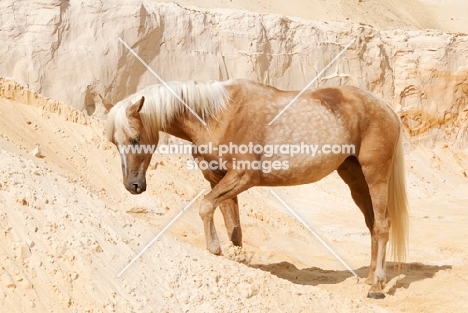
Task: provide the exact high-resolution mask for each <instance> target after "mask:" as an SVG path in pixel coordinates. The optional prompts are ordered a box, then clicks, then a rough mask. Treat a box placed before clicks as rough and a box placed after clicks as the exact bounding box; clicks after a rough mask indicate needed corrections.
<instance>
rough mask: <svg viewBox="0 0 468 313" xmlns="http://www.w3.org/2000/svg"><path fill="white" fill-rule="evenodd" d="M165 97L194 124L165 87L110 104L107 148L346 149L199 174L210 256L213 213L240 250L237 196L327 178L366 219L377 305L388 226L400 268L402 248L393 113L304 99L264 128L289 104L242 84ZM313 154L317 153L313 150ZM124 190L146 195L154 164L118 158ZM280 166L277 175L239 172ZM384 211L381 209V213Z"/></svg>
mask: <svg viewBox="0 0 468 313" xmlns="http://www.w3.org/2000/svg"><path fill="white" fill-rule="evenodd" d="M170 87H171V89H172V90H173V91H174V92H175V93H176V94H177V95H178V96H179V97H180V98H181V99H182V100H184V102H186V104H187V105H188V106H189V107H190V108H191V110H193V111H194V112H195V113H196V114H198V115H199V116H202V117H204V118H205V121H206V123H207V125H206V126H204V125H203V124H202V123H201V122H200V121H199V120H198V118H197V117H196V116H195V115H194V114H193V113H192V112H190V110H189V109H187V108H186V107H185V106H184V104H183V103H182V102H180V101H179V100H177V98H176V97H174V96H173V95H172V94H171V93H170V92H169V90H167V88H166V87H164V86H161V85H156V86H153V87H149V88H147V89H145V90H143V91H141V92H139V93H137V94H135V95H133V96H132V97H130V98H129V99H126V100H123V101H121V102H120V103H118V104H116V105H115V107H114V108H113V109H112V110H111V112H110V113H109V117H108V135H109V139H110V140H111V141H112V142H114V143H115V144H117V145H123V144H157V143H158V140H159V135H158V132H159V130H161V131H164V132H167V133H169V134H171V135H174V136H176V137H179V138H182V139H186V140H189V141H191V142H193V143H194V144H196V145H205V144H209V143H211V144H212V146H213V147H219V146H220V145H229V144H230V143H231V144H233V145H237V146H240V145H249V144H251V145H252V144H253V145H255V144H257V145H261V146H263V147H265V146H266V145H274V144H276V145H280V144H287V145H301V143H302V144H314V145H317V146H318V147H323V145H338V146H342V145H346V146H353V147H354V151H346V152H344V153H337V154H334V153H329V154H325V153H320V151H319V152H317V153H316V154H315V155H314V156H312V155H310V154H304V153H302V154H296V155H293V156H290V155H288V154H284V153H276V154H273V155H272V156H271V157H267V156H265V155H264V154H261V153H248V154H243V153H240V152H239V151H230V152H229V153H226V154H224V155H223V156H222V157H221V158H222V161H225V164H226V167H225V168H220V169H206V170H203V171H202V172H203V175H204V177H205V178H206V179H207V180H208V181H209V182H210V183H211V186H212V190H211V191H210V192H209V193H208V194H207V195H206V197H205V199H204V200H203V201H202V203H201V205H200V215H201V217H202V219H203V223H204V228H205V236H206V241H207V248H208V250H209V251H211V252H212V253H215V254H219V253H220V246H219V242H218V237H217V234H216V230H215V227H214V224H213V213H214V210H215V208H216V207H217V206H220V208H221V211H222V213H223V216H224V219H225V223H226V227H227V230H228V235H229V238H230V239H231V240H232V241H233V243H234V244H236V245H242V233H241V227H240V221H239V212H238V204H237V195H238V194H239V193H241V192H242V191H245V190H247V189H248V188H250V187H253V186H291V185H298V184H306V183H312V182H316V181H318V180H320V179H322V178H323V177H325V176H327V175H329V174H330V173H331V172H333V171H334V170H337V171H338V174H339V175H340V177H341V178H342V179H343V180H344V181H345V182H346V184H348V186H349V187H350V190H351V195H352V197H353V200H354V201H355V202H356V204H357V205H358V207H359V208H360V209H361V211H362V212H363V214H364V217H365V221H366V225H367V226H368V228H369V230H370V232H371V237H372V240H371V241H372V242H371V246H372V258H371V266H370V272H369V276H368V280H367V281H368V283H370V284H371V285H372V287H371V290H370V291H369V295H368V296H369V297H374V298H380V297H383V293H382V288H383V284H384V283H385V253H386V243H387V241H388V239H389V228H390V221H389V220H391V222H392V227H391V230H392V243H393V245H392V247H393V250H394V253H395V256H396V258H397V260H398V261H403V259H404V257H405V251H406V241H407V223H408V213H407V207H406V206H407V203H406V191H405V185H404V173H403V167H402V166H403V154H402V147H401V140H400V121H399V118H398V117H397V116H396V114H395V113H394V112H393V111H392V109H391V108H390V107H389V106H388V105H387V104H386V103H384V102H383V101H381V100H379V99H377V98H376V97H374V96H373V95H372V94H370V93H368V92H366V91H363V90H361V89H359V88H356V87H350V86H343V87H336V88H325V89H318V90H315V91H309V92H305V93H303V94H302V95H301V96H300V97H299V98H298V99H297V100H296V102H295V103H294V104H293V105H292V106H290V107H289V108H288V109H287V110H286V111H284V113H283V114H282V115H281V116H280V117H279V118H278V119H277V120H276V121H275V122H274V123H273V124H272V125H268V123H269V122H270V121H271V120H272V119H273V118H274V117H275V116H276V115H277V114H278V113H279V112H280V110H281V109H282V108H284V107H285V105H286V104H288V103H289V102H290V101H291V100H292V99H293V98H294V97H295V96H296V95H297V92H295V91H281V90H278V89H276V88H274V87H270V86H266V85H262V84H259V83H255V82H251V81H246V80H231V81H227V82H222V83H220V82H212V83H193V82H192V83H173V84H171V85H170ZM319 150H320V149H319ZM121 156H122V167H123V175H124V184H125V186H126V188H127V189H128V190H129V191H130V192H132V193H140V192H143V191H144V190H145V188H146V180H145V172H146V169H147V166H148V164H149V161H150V159H151V155H125V154H122V155H121ZM194 157H196V158H197V159H198V160H201V159H203V160H205V161H208V162H210V161H216V162H219V161H220V156H219V151H213V153H208V154H203V155H201V154H195V155H194ZM240 160H242V161H247V162H250V163H249V164H253V162H257V163H256V164H257V165H258V164H263V162H270V163H271V162H274V161H278V162H279V163H277V165H278V164H284V163H283V162H287V165H288V166H287V167H286V166H278V167H277V169H273V170H271V171H264V170H262V169H258V167H257V168H255V169H253V168H242V169H241V168H239V167H238V166H236V161H237V162H238V161H240ZM387 208H388V209H387Z"/></svg>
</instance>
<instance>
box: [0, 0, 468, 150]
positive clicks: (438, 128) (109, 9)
mask: <svg viewBox="0 0 468 313" xmlns="http://www.w3.org/2000/svg"><path fill="white" fill-rule="evenodd" d="M0 9H1V12H2V22H1V29H0V40H1V42H2V45H0V54H1V55H2V56H3V57H2V58H1V59H0V76H5V77H9V78H12V79H14V80H16V81H17V82H19V83H20V84H22V85H25V86H26V87H28V88H30V89H33V90H36V91H38V92H40V93H42V94H43V95H45V96H47V97H51V98H54V99H57V100H59V101H62V102H66V103H70V104H71V105H73V106H74V107H76V108H78V109H79V110H82V111H86V112H87V113H88V114H94V115H102V114H104V113H105V108H104V107H103V105H102V101H101V99H100V97H99V95H102V97H103V98H104V99H107V100H108V101H111V102H116V101H119V100H121V99H123V98H125V97H126V96H128V95H130V94H132V93H134V92H135V91H137V90H139V89H141V88H143V87H145V86H147V85H151V84H155V83H158V80H157V79H156V78H155V76H154V75H153V74H152V73H151V72H150V71H148V70H147V68H146V67H145V66H144V65H142V63H141V62H140V61H139V60H138V59H137V58H136V57H135V56H134V55H132V54H131V52H130V51H129V50H128V49H127V48H126V47H125V46H124V44H123V43H122V42H121V41H120V40H119V38H121V39H122V40H123V41H124V42H125V43H127V44H128V45H129V46H130V47H131V48H132V49H133V50H134V51H135V52H136V53H137V54H138V55H139V56H140V57H141V58H142V59H143V60H144V61H145V62H146V63H147V64H148V65H149V66H150V67H151V68H152V69H154V71H155V72H156V73H158V74H159V75H160V76H161V77H162V78H163V79H164V80H188V79H195V80H208V79H215V80H226V79H229V78H248V79H253V80H257V81H261V82H264V83H267V84H271V85H274V86H276V87H278V88H282V89H302V88H303V87H304V86H305V85H306V84H307V83H308V82H309V81H310V80H311V79H313V78H314V77H315V76H316V75H317V73H319V72H320V71H321V70H322V69H323V68H324V67H325V66H326V65H327V64H328V62H329V61H331V60H332V59H333V58H334V57H335V55H337V54H338V53H339V52H340V51H341V50H342V49H343V48H344V47H345V46H346V45H347V44H348V43H349V42H350V41H351V40H353V39H355V38H356V41H355V42H354V43H353V44H352V45H351V46H350V48H349V49H348V50H347V51H346V52H345V53H344V54H343V55H342V57H341V58H339V59H338V60H337V61H336V62H335V63H334V64H333V65H332V66H331V67H330V68H329V69H328V70H326V71H325V73H324V74H323V75H322V76H321V77H320V78H319V79H318V80H317V82H316V84H315V86H313V87H323V86H332V85H337V84H352V85H357V86H360V87H363V88H365V89H367V90H370V91H372V92H374V93H376V94H378V95H380V96H381V97H383V98H384V99H386V100H387V101H389V102H390V103H391V105H392V106H393V107H394V108H395V110H397V112H399V113H400V115H401V117H402V120H403V122H404V125H405V127H406V129H407V130H408V132H409V133H410V134H411V135H412V136H413V139H414V140H415V141H417V142H423V143H428V144H430V143H432V142H434V141H437V140H444V141H447V142H450V143H456V144H457V145H459V146H462V147H465V146H467V145H468V100H467V99H468V36H467V35H463V34H448V33H443V32H440V31H435V30H424V31H403V30H391V31H388V30H387V31H380V30H378V29H374V28H372V27H370V26H367V25H359V24H352V25H351V24H349V25H348V24H344V23H338V22H334V23H326V22H317V21H308V20H303V19H296V18H288V17H285V16H281V15H269V14H268V15H267V14H255V13H250V12H246V11H240V10H204V9H194V8H190V9H189V8H184V7H181V6H178V5H177V4H166V3H159V2H152V1H136V0H131V1H126V2H125V3H119V4H117V3H115V2H113V1H107V2H102V1H97V0H92V1H86V2H82V1H74V0H71V1H34V2H30V3H29V4H28V5H22V4H19V3H17V2H14V1H2V2H1V3H0Z"/></svg>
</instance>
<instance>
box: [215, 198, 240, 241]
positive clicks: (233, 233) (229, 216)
mask: <svg viewBox="0 0 468 313" xmlns="http://www.w3.org/2000/svg"><path fill="white" fill-rule="evenodd" d="M219 208H220V209H221V212H222V213H223V218H224V224H225V225H226V230H227V234H228V237H229V240H231V241H232V243H233V244H234V245H235V246H238V247H242V229H241V225H240V217H239V204H238V202H237V197H234V198H231V199H227V200H224V201H223V202H221V203H220V204H219Z"/></svg>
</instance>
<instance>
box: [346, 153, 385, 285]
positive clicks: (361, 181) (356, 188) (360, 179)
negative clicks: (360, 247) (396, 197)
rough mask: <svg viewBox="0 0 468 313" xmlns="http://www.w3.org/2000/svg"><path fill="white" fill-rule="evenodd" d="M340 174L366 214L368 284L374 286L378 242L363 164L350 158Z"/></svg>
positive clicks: (353, 157)
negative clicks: (369, 257)
mask: <svg viewBox="0 0 468 313" xmlns="http://www.w3.org/2000/svg"><path fill="white" fill-rule="evenodd" d="M337 172H338V174H339V175H340V177H341V178H342V179H343V181H344V182H345V183H346V184H347V185H348V187H349V189H350V191H351V196H352V198H353V200H354V202H355V203H356V205H357V206H358V207H359V209H360V210H361V212H362V214H364V218H365V221H366V225H367V228H369V231H370V233H371V255H372V257H371V264H370V269H369V275H368V276H367V280H366V282H367V283H368V284H372V283H373V280H374V272H375V266H376V259H377V241H376V240H375V236H373V235H372V234H373V226H374V211H373V208H372V200H371V196H370V194H369V187H368V186H367V182H366V179H365V177H364V174H363V173H362V168H361V164H359V162H358V160H357V159H356V157H355V156H350V157H348V158H347V159H346V160H345V161H344V162H343V163H342V164H341V165H340V167H338V169H337Z"/></svg>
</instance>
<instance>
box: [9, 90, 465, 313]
mask: <svg viewBox="0 0 468 313" xmlns="http://www.w3.org/2000/svg"><path fill="white" fill-rule="evenodd" d="M3 86H4V87H5V86H9V87H7V88H9V89H10V93H9V94H10V96H9V98H13V99H16V100H19V102H18V101H12V99H10V100H5V99H2V100H1V102H0V105H1V110H0V117H1V118H0V127H1V129H2V137H1V138H0V147H1V150H0V153H1V157H0V162H1V167H0V169H1V171H0V199H1V203H2V214H1V217H0V223H1V225H2V230H3V234H1V241H0V242H1V250H0V258H1V260H2V263H1V264H2V269H1V274H0V276H1V284H0V290H1V293H0V295H2V298H1V302H0V303H1V307H2V311H4V310H5V312H38V311H54V312H65V311H70V310H75V311H76V312H81V311H89V312H101V311H103V312H113V311H115V312H123V311H125V312H179V311H184V312H185V311H186V310H187V309H188V310H189V311H191V312H207V311H212V312H239V311H243V312H285V311H290V312H311V311H317V312H323V311H327V312H333V311H336V312H343V311H346V312H369V311H372V312H375V311H379V310H381V309H382V310H383V309H389V310H390V311H406V312H420V311H427V312H430V311H433V312H437V311H440V310H441V309H444V310H453V311H455V310H460V309H462V308H466V305H467V304H466V303H467V302H466V287H467V286H466V285H467V279H466V277H467V274H468V265H467V264H468V263H467V262H468V257H467V254H466V251H467V248H468V244H467V242H468V240H467V239H468V229H467V228H466V225H467V222H468V218H467V216H466V203H467V202H466V201H467V200H468V199H467V198H468V197H467V195H466V192H465V191H466V188H467V186H468V179H467V178H466V172H467V169H468V164H467V163H468V161H467V160H468V158H467V156H466V154H465V153H463V152H462V151H455V150H452V149H449V148H448V147H447V146H444V145H440V146H437V148H436V149H433V150H425V149H423V148H417V149H414V148H411V147H407V150H408V151H409V154H408V155H407V164H408V173H409V174H408V178H409V194H410V200H411V224H412V230H411V248H410V256H409V260H408V272H406V273H404V274H402V275H400V276H395V273H393V272H392V270H391V263H390V264H389V270H388V279H389V283H388V285H387V288H386V290H387V291H388V293H389V296H388V297H387V298H386V299H385V300H382V301H375V300H369V299H366V298H365V294H366V292H367V288H368V287H367V286H366V285H365V284H362V283H358V282H357V281H356V279H355V278H353V277H352V275H351V274H350V273H349V272H348V271H347V270H346V269H345V268H343V266H342V265H341V264H340V263H338V262H337V261H336V260H335V259H334V258H333V257H332V256H331V255H330V254H329V253H328V252H327V251H326V250H325V249H324V248H323V247H321V245H320V244H319V243H318V242H317V240H315V239H314V238H313V237H312V236H311V235H310V234H309V233H308V231H307V230H306V229H305V228H304V227H303V226H302V225H301V224H300V223H299V222H298V221H297V220H295V219H294V218H292V217H290V216H289V215H288V214H287V213H286V212H285V210H284V208H282V207H281V204H279V203H278V202H277V201H276V200H275V199H274V198H272V196H271V195H270V194H269V193H268V191H267V190H266V189H264V188H255V189H252V190H249V191H248V192H245V193H243V194H242V195H241V196H240V202H241V220H242V225H243V227H244V238H245V248H244V249H243V250H237V249H234V248H233V247H230V246H229V245H228V244H227V239H226V236H225V235H224V229H223V225H222V224H223V222H222V218H221V217H220V216H219V212H218V214H217V216H216V222H217V225H218V230H219V232H220V234H221V240H222V241H223V245H224V247H223V253H224V256H221V257H215V256H212V255H210V254H209V253H207V252H206V251H205V250H204V238H203V234H202V223H201V220H200V218H199V217H198V214H197V212H196V207H193V208H191V209H189V210H188V211H187V212H186V213H185V214H184V215H183V216H182V217H181V218H180V219H179V220H178V221H177V222H176V223H175V224H174V225H173V227H171V228H170V229H169V231H168V232H167V234H165V235H164V236H163V237H162V238H161V240H159V241H158V242H156V243H155V244H154V246H152V247H151V248H150V249H148V250H147V251H146V253H145V254H144V255H143V256H142V258H141V259H139V260H138V261H137V262H136V263H135V264H134V265H133V266H132V267H131V268H130V269H129V270H128V271H127V272H126V273H124V275H123V276H122V278H117V277H116V275H117V273H118V272H119V271H120V270H121V269H122V268H123V267H124V266H125V265H126V264H128V262H129V261H130V259H131V258H133V256H134V255H135V254H136V253H137V252H139V251H140V250H141V249H142V248H143V247H144V246H145V245H146V244H147V243H148V242H149V241H150V240H151V239H152V238H153V237H154V236H155V235H156V234H157V233H158V230H160V229H162V228H163V227H164V226H165V225H166V224H167V223H168V222H169V221H170V219H172V217H174V216H175V215H176V214H177V213H178V212H179V211H180V210H181V208H182V207H183V206H184V205H185V204H186V203H188V202H189V201H190V200H191V199H192V198H193V197H194V196H195V195H196V194H197V193H198V191H199V190H201V189H202V188H207V187H208V184H207V183H206V182H205V181H204V180H203V179H202V177H201V174H200V173H198V172H193V171H192V172H191V171H188V170H186V169H185V162H186V160H187V159H188V157H186V156H180V157H167V156H155V157H154V161H153V166H152V167H153V168H154V167H155V165H154V164H156V162H157V164H158V165H157V166H156V169H155V170H151V171H150V172H149V174H148V184H149V188H148V189H149V190H148V191H147V192H146V193H145V194H143V195H140V196H137V197H135V196H131V195H129V194H128V193H127V192H126V191H125V190H124V188H123V187H122V185H121V183H120V175H121V174H120V165H119V157H118V155H117V151H116V149H115V148H114V147H112V146H111V145H110V144H109V143H107V142H106V141H105V136H104V134H103V123H102V121H101V120H98V119H95V118H92V117H88V116H85V115H83V114H82V113H79V112H76V111H75V110H74V109H72V108H70V107H67V106H66V105H63V104H60V103H57V102H56V101H52V100H48V99H46V98H43V97H41V96H38V95H36V94H34V93H33V92H28V91H24V90H22V89H21V88H20V87H18V86H17V85H15V84H14V83H9V82H7V81H3ZM35 144H40V145H41V148H42V153H43V155H44V157H43V158H35V157H33V156H32V155H31V154H30V153H29V151H31V150H32V149H33V147H34V146H35ZM275 190H276V192H277V193H278V194H280V195H281V196H282V197H283V198H284V199H285V201H286V202H287V203H289V204H290V205H291V206H292V207H293V208H295V209H296V210H297V212H298V213H299V214H301V216H303V217H304V219H305V220H307V221H308V222H309V223H310V225H311V226H312V227H313V228H314V229H315V230H316V231H317V232H318V233H319V234H321V236H322V238H323V239H324V240H326V241H327V242H329V243H330V245H331V246H332V247H333V248H334V249H335V250H336V251H337V253H338V254H339V255H340V256H341V257H342V258H343V259H344V260H345V261H346V262H347V263H348V264H349V265H350V266H351V267H352V268H353V269H355V271H356V272H357V273H358V274H359V276H360V277H365V276H366V275H367V265H368V262H369V252H370V251H369V235H368V234H367V230H366V228H365V225H364V222H363V219H362V216H361V214H360V213H359V210H358V209H357V208H356V207H355V206H354V204H353V203H352V202H351V199H350V197H349V196H348V192H347V190H346V187H345V186H344V183H342V182H341V181H340V180H339V179H338V178H337V177H336V175H334V176H330V177H328V178H326V179H324V180H323V181H321V182H319V183H317V184H313V185H307V186H300V187H294V188H276V189H275ZM298 195H299V196H298ZM231 260H233V261H231ZM238 262H240V263H238ZM441 286H442V288H441ZM292 299H293V300H292Z"/></svg>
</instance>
